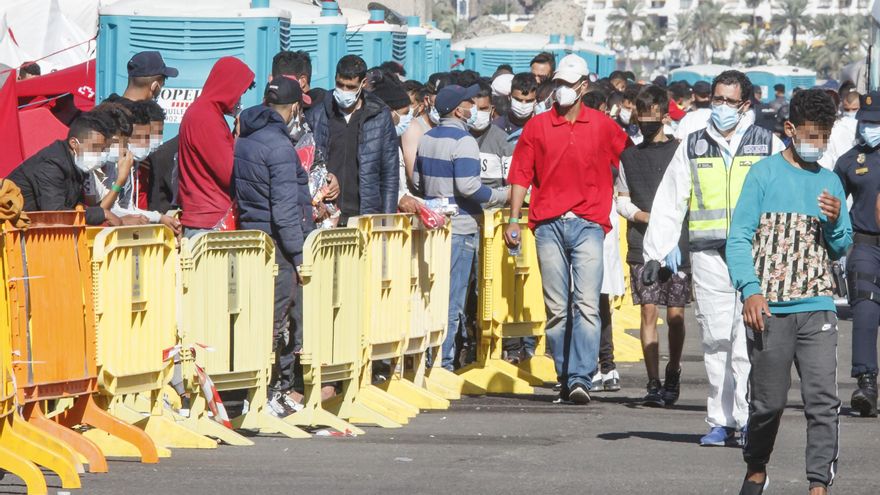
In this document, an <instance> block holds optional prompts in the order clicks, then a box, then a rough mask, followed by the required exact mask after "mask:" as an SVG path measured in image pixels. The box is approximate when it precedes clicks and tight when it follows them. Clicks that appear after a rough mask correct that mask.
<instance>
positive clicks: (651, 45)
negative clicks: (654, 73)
mask: <svg viewBox="0 0 880 495" xmlns="http://www.w3.org/2000/svg"><path fill="white" fill-rule="evenodd" d="M666 35H667V30H666V29H663V28H661V27H660V24H659V23H657V22H656V18H649V20H648V21H647V22H645V26H644V28H642V34H641V36H640V37H639V40H638V41H637V45H638V46H639V47H640V48H644V49H645V50H647V51H648V56H649V57H650V58H651V60H655V61H656V60H658V59H659V56H660V55H662V54H663V50H665V49H666V41H667V40H666Z"/></svg>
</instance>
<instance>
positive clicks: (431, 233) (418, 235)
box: [404, 216, 464, 400]
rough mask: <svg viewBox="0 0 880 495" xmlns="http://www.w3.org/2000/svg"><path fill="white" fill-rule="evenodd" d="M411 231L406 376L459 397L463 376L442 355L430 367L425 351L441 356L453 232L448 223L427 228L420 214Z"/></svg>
mask: <svg viewBox="0 0 880 495" xmlns="http://www.w3.org/2000/svg"><path fill="white" fill-rule="evenodd" d="M410 227H411V232H412V281H413V283H412V289H411V291H412V292H411V298H412V302H411V306H410V310H411V312H412V328H411V331H410V337H409V339H408V340H407V342H406V350H405V351H404V354H409V355H412V356H413V357H412V358H411V359H412V361H413V363H412V365H411V369H406V370H405V373H404V376H406V378H407V379H409V380H411V381H412V382H413V383H415V384H416V385H418V386H420V387H424V388H427V389H428V390H429V391H431V392H433V393H434V394H437V395H439V396H440V397H443V398H445V399H447V400H448V399H460V398H461V390H462V388H463V387H464V379H463V378H461V377H460V376H458V375H456V374H455V373H452V372H449V371H446V370H444V369H443V368H442V367H441V366H440V361H441V360H440V359H434V362H433V366H432V367H430V368H427V363H426V359H425V358H426V357H427V356H426V352H427V350H429V349H430V350H431V353H432V355H433V356H440V354H441V347H442V345H443V340H444V339H445V338H446V327H447V321H448V313H449V270H450V268H449V267H450V261H451V257H452V254H451V253H452V232H451V226H450V224H449V223H448V222H447V224H446V225H445V226H444V227H442V228H439V229H428V228H426V227H425V226H424V224H423V223H422V221H421V219H420V218H419V217H418V216H413V217H411V220H410Z"/></svg>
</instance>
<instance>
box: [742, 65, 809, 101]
mask: <svg viewBox="0 0 880 495" xmlns="http://www.w3.org/2000/svg"><path fill="white" fill-rule="evenodd" d="M745 73H746V76H747V77H748V78H749V80H750V81H752V84H753V85H754V86H757V87H760V88H761V97H762V98H761V99H762V101H763V102H764V103H769V102H770V101H772V100H773V99H775V98H776V92H775V91H774V90H773V87H774V86H776V85H777V84H782V85H784V86H785V99H787V100H790V99H791V94H792V92H793V91H794V89H795V88H801V89H809V88H812V87H813V86H815V85H816V73H815V72H813V71H811V70H808V69H803V68H800V67H793V66H790V65H780V66H770V65H762V66H758V67H752V68H751V69H748V70H746V71H745Z"/></svg>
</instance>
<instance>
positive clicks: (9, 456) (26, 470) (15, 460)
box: [0, 418, 49, 495]
mask: <svg viewBox="0 0 880 495" xmlns="http://www.w3.org/2000/svg"><path fill="white" fill-rule="evenodd" d="M2 421H3V423H2V424H0V428H9V427H10V425H9V423H7V422H6V419H5V418H4V419H2ZM12 449H16V450H17V449H18V446H17V445H6V446H0V469H3V470H4V471H6V472H9V473H12V474H14V475H16V476H18V477H19V478H21V479H22V480H23V481H24V483H25V485H27V492H28V495H48V493H49V487H47V486H46V478H44V477H43V472H42V471H40V468H38V467H37V466H36V465H35V464H34V463H32V462H31V461H29V460H27V459H25V458H24V457H22V456H21V455H20V454H19V453H18V452H16V450H12Z"/></svg>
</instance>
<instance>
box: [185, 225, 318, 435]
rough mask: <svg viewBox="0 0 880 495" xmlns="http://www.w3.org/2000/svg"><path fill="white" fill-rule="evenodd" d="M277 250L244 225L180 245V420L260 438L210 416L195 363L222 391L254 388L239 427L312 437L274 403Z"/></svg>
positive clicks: (205, 430) (202, 429) (205, 429)
mask: <svg viewBox="0 0 880 495" xmlns="http://www.w3.org/2000/svg"><path fill="white" fill-rule="evenodd" d="M274 252H275V244H274V243H273V242H272V239H271V238H270V237H269V236H268V235H266V234H265V233H263V232H260V231H244V230H242V231H234V232H209V233H204V234H199V235H196V236H195V237H193V238H192V239H184V240H183V245H182V247H181V254H180V267H181V283H180V284H179V286H180V290H181V299H180V313H181V322H180V325H179V328H178V335H179V337H180V343H181V356H182V358H183V363H184V368H185V371H184V376H185V377H187V379H188V383H187V390H188V391H189V393H190V398H191V406H190V415H189V417H188V418H177V421H178V422H179V423H181V424H184V425H186V426H187V427H189V428H190V429H192V430H194V431H197V432H199V433H201V434H203V435H208V436H211V437H216V438H219V439H220V440H223V441H224V442H226V443H229V444H232V445H253V442H252V441H251V440H248V439H247V438H246V437H244V436H242V435H240V434H238V433H236V432H235V431H234V430H230V429H229V428H227V427H225V426H223V425H221V424H220V423H218V422H216V421H214V420H213V419H211V418H209V417H208V414H207V401H206V398H205V397H204V394H203V393H202V388H201V387H200V386H199V381H198V376H197V374H196V369H195V366H194V365H198V366H200V367H202V369H204V370H205V372H206V373H207V374H208V376H210V377H211V381H213V382H214V385H215V386H216V388H217V391H218V392H223V391H229V390H247V394H248V396H247V401H248V409H247V411H246V412H245V413H244V414H242V415H241V416H238V417H237V418H232V419H231V422H232V425H233V427H234V428H236V429H251V430H260V431H263V432H266V433H281V434H283V435H286V436H288V437H290V438H309V436H310V435H309V434H308V433H306V432H304V431H302V430H300V429H299V428H297V427H295V426H293V425H291V424H289V423H285V422H284V421H283V420H281V419H278V418H276V417H274V416H272V415H271V414H270V413H269V410H268V405H267V402H268V397H267V394H268V388H269V379H270V373H271V368H272V359H273V355H272V324H273V321H272V320H273V307H274V300H275V296H274V291H275V283H274V280H275V275H276V273H277V270H278V269H277V267H276V265H275V261H274ZM205 347H209V348H210V349H211V351H207V350H205ZM193 350H194V351H195V353H194V352H193Z"/></svg>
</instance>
